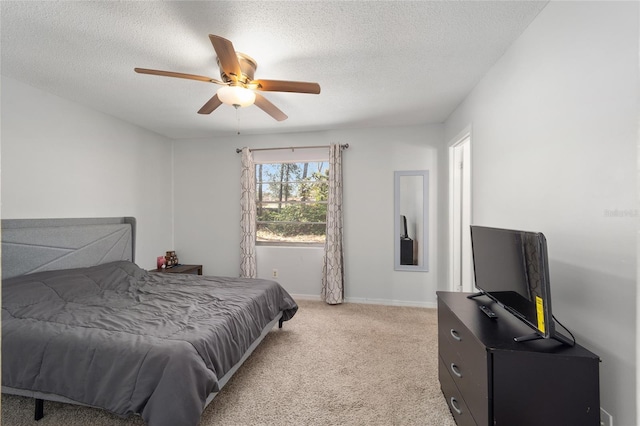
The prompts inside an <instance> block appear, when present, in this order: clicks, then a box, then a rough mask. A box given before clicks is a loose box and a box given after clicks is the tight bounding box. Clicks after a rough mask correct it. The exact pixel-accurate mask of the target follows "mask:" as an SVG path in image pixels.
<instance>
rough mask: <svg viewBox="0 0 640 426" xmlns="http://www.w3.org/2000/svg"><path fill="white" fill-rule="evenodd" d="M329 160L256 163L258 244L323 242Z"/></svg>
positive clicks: (325, 225)
mask: <svg viewBox="0 0 640 426" xmlns="http://www.w3.org/2000/svg"><path fill="white" fill-rule="evenodd" d="M328 179H329V163H328V162H326V161H309V162H290V163H289V162H287V163H263V164H256V209H257V215H256V218H257V219H256V243H257V244H282V243H286V244H291V243H303V244H323V243H324V241H325V235H326V229H327V223H326V218H327V196H328V191H329V186H328Z"/></svg>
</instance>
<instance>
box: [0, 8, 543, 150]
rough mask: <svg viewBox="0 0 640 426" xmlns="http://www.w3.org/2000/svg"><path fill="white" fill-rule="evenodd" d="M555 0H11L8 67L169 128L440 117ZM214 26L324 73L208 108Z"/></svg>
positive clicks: (262, 66)
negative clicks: (277, 112) (270, 111)
mask: <svg viewBox="0 0 640 426" xmlns="http://www.w3.org/2000/svg"><path fill="white" fill-rule="evenodd" d="M546 3H547V2H546V1H412V2H409V1H349V2H347V1H318V2H315V1H314V2H311V1H282V2H280V1H278V2H275V1H259V2H252V1H209V2H206V1H193V2H192V1H170V2H146V1H126V2H113V1H79V2H75V1H74V2H66V1H62V2H58V1H55V2H54V1H21V2H17V1H6V0H4V1H2V2H0V15H1V25H2V26H1V35H2V38H1V45H0V46H1V54H2V57H1V72H2V75H4V76H8V77H11V78H14V79H16V80H19V81H22V82H25V83H27V84H29V85H32V86H35V87H38V88H41V89H44V90H46V91H47V92H50V93H53V94H56V95H58V96H61V97H64V98H67V99H71V100H73V101H76V102H79V103H81V104H84V105H86V106H89V107H91V108H94V109H96V110H98V111H102V112H105V113H107V114H110V115H113V116H115V117H118V118H121V119H122V120H125V121H128V122H131V123H134V124H136V125H138V126H141V127H143V128H146V129H149V130H152V131H154V132H157V133H160V134H163V135H166V136H168V137H170V138H175V139H181V138H193V137H209V136H220V135H230V134H235V133H236V130H237V129H238V126H239V129H240V131H241V132H242V133H243V134H257V133H276V132H292V131H315V130H323V129H340V128H353V127H375V126H396V125H414V124H425V123H439V122H442V121H444V120H445V119H446V118H447V116H448V115H449V114H450V113H451V112H452V111H453V109H454V108H455V107H456V106H457V105H458V104H459V103H460V102H461V101H462V100H463V99H464V97H465V96H466V95H467V94H468V93H469V91H470V90H471V89H472V88H473V87H474V86H475V85H476V84H477V82H478V81H479V80H480V79H481V77H482V76H483V75H484V74H485V73H486V72H487V70H488V69H489V68H490V67H491V66H492V65H493V64H494V63H495V62H496V61H497V60H498V58H500V56H502V54H503V53H504V52H505V50H506V49H507V48H508V47H509V45H510V44H511V43H512V42H513V41H514V40H515V39H516V38H517V37H518V36H519V35H520V34H521V33H522V32H523V31H524V29H525V28H526V27H527V25H529V23H530V22H531V21H532V20H533V19H534V18H535V17H536V15H537V14H538V13H539V12H540V10H541V9H542V8H544V6H545V5H546ZM208 34H216V35H220V36H222V37H225V38H227V39H229V40H231V41H232V42H233V45H234V47H235V49H236V51H239V52H243V53H245V54H247V55H249V56H251V57H253V58H254V59H255V60H256V61H257V62H258V69H257V71H256V73H255V78H264V79H275V80H298V81H312V82H318V83H319V84H320V86H321V88H322V92H321V93H320V94H319V95H310V94H295V93H275V92H263V94H264V95H265V97H267V98H268V99H269V100H270V101H271V102H273V103H274V104H275V105H276V106H278V107H279V108H280V109H281V110H283V111H284V112H285V113H286V114H287V115H288V116H289V118H288V119H287V120H286V121H283V122H277V121H275V120H274V119H273V118H271V117H270V116H268V115H267V114H266V113H264V112H263V111H262V110H260V109H259V108H257V107H256V106H251V107H247V108H242V109H239V110H238V111H237V112H236V111H235V110H234V108H233V107H230V106H227V105H222V106H220V107H219V108H218V109H217V110H216V111H214V112H213V113H212V114H211V115H200V114H197V111H198V110H199V109H200V107H202V105H204V103H205V102H206V101H207V100H209V98H211V97H212V96H213V95H214V93H215V91H216V90H217V89H218V88H219V87H220V86H217V85H215V84H211V83H203V82H200V81H193V80H184V79H178V78H168V77H159V76H152V75H142V74H137V73H135V72H134V71H133V68H134V67H141V68H153V69H160V70H168V71H176V72H182V73H189V74H198V75H205V76H210V77H213V78H216V79H219V78H220V75H219V70H218V66H217V65H216V55H215V52H214V50H213V47H212V45H211V43H210V41H209V38H208Z"/></svg>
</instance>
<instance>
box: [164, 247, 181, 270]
mask: <svg viewBox="0 0 640 426" xmlns="http://www.w3.org/2000/svg"><path fill="white" fill-rule="evenodd" d="M164 259H165V262H166V267H167V268H172V267H174V266H176V265H177V264H178V256H176V252H175V251H168V252H166V254H165V256H164Z"/></svg>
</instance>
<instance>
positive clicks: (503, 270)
mask: <svg viewBox="0 0 640 426" xmlns="http://www.w3.org/2000/svg"><path fill="white" fill-rule="evenodd" d="M471 247H472V252H473V267H474V274H475V280H476V283H475V284H476V287H477V288H478V289H479V290H480V293H477V294H474V295H471V296H469V297H477V296H480V295H486V296H488V297H489V298H491V299H492V300H494V301H495V302H496V303H498V304H499V305H500V306H502V307H504V309H505V310H507V311H508V312H510V313H511V314H513V315H515V316H516V317H518V318H519V319H520V320H522V321H523V322H524V323H525V324H527V325H528V326H529V327H531V328H532V329H533V330H534V333H532V334H530V335H525V336H516V337H514V340H515V341H517V342H523V341H527V340H533V339H541V338H544V339H550V338H551V339H556V340H558V341H560V342H562V343H565V344H568V345H574V344H575V341H572V340H570V339H568V338H567V337H565V336H563V335H562V334H560V333H558V332H557V331H556V329H555V322H554V318H553V315H552V311H551V291H550V287H549V262H548V257H547V241H546V239H545V237H544V235H543V234H542V233H540V232H528V231H517V230H511V229H501V228H490V227H484V226H477V225H471Z"/></svg>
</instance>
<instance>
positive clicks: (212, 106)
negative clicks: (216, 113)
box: [198, 93, 222, 114]
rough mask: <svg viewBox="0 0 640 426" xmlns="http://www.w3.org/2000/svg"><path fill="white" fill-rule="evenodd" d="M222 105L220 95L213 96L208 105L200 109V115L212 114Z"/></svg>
mask: <svg viewBox="0 0 640 426" xmlns="http://www.w3.org/2000/svg"><path fill="white" fill-rule="evenodd" d="M220 105H222V101H221V100H220V98H218V94H217V93H216V94H215V95H213V98H211V99H209V100H208V101H207V103H206V104H204V105H203V106H202V108H200V111H198V114H211V113H212V112H213V110H215V109H216V108H218V107H219V106H220Z"/></svg>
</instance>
